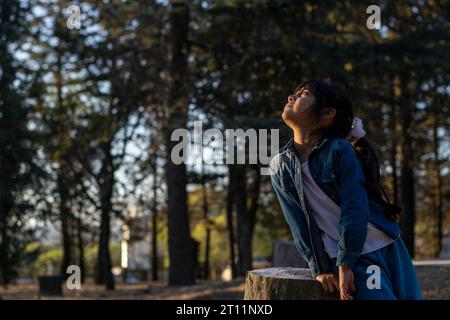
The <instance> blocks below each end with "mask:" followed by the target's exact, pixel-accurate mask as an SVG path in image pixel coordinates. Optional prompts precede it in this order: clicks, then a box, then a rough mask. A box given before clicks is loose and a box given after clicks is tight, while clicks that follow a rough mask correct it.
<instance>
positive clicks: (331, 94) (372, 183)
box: [294, 80, 402, 221]
mask: <svg viewBox="0 0 450 320" xmlns="http://www.w3.org/2000/svg"><path fill="white" fill-rule="evenodd" d="M301 89H308V91H309V92H310V93H311V94H312V95H313V96H314V97H315V99H316V100H315V103H314V105H313V107H312V112H313V113H314V114H315V115H316V116H317V118H320V117H321V116H322V115H323V114H325V113H326V111H327V109H328V108H329V107H333V108H334V109H336V115H335V120H334V122H333V125H332V126H331V127H327V128H325V129H323V128H319V129H317V130H318V131H319V132H320V134H322V135H323V136H331V137H342V138H347V134H348V132H349V131H350V130H351V126H352V121H353V105H352V102H351V101H350V98H349V97H348V96H347V95H346V94H345V93H344V91H342V89H341V88H339V87H338V86H337V85H335V84H333V83H331V82H328V81H324V80H308V81H304V82H302V83H301V84H300V85H298V86H297V88H296V89H295V91H294V94H296V93H297V92H298V91H299V90H301ZM316 132H317V131H316ZM352 145H353V148H354V149H355V151H356V154H357V156H358V159H359V161H360V162H361V165H362V169H363V172H364V176H365V178H366V188H367V193H368V196H369V198H371V199H374V200H378V201H379V202H380V203H381V204H382V205H383V207H384V208H385V213H386V216H387V218H389V219H391V220H395V221H398V216H399V214H400V212H401V210H402V209H401V207H399V206H397V205H395V204H394V203H391V201H390V199H389V197H388V195H387V192H386V190H385V188H384V187H383V184H382V183H381V181H380V164H379V162H378V158H377V156H376V154H375V152H374V150H373V149H372V147H371V146H370V144H369V142H368V141H367V140H366V139H364V138H361V139H358V140H357V141H356V142H355V143H352Z"/></svg>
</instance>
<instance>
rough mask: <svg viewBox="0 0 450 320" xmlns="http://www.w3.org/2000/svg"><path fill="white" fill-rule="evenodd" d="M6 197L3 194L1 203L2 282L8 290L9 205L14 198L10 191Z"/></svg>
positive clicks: (9, 277)
mask: <svg viewBox="0 0 450 320" xmlns="http://www.w3.org/2000/svg"><path fill="white" fill-rule="evenodd" d="M5 193H6V195H4V194H1V196H2V197H1V199H0V201H1V203H0V280H1V283H2V285H3V286H4V287H5V288H7V286H8V283H9V281H10V280H11V272H12V270H11V263H10V261H9V256H10V252H9V242H10V239H9V235H8V216H9V213H10V211H11V206H10V205H9V202H10V201H9V199H12V196H11V195H10V193H9V192H8V191H5Z"/></svg>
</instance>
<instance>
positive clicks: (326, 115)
mask: <svg viewBox="0 0 450 320" xmlns="http://www.w3.org/2000/svg"><path fill="white" fill-rule="evenodd" d="M335 115H336V109H335V108H333V107H329V108H328V110H327V111H325V112H322V116H323V117H324V118H327V119H331V118H333V117H334V116H335Z"/></svg>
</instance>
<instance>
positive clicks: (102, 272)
mask: <svg viewBox="0 0 450 320" xmlns="http://www.w3.org/2000/svg"><path fill="white" fill-rule="evenodd" d="M104 150H105V151H104V154H105V160H104V163H103V167H102V170H101V173H100V177H101V178H100V180H101V181H102V184H101V185H99V188H100V191H99V192H100V205H101V220H100V240H99V248H98V256H97V277H96V278H97V279H96V282H97V284H105V286H106V289H107V290H114V278H113V275H112V270H111V268H112V263H111V254H110V252H109V239H110V233H111V217H110V214H111V209H112V204H111V198H112V193H113V186H114V171H113V162H112V155H111V151H110V150H111V146H110V143H108V144H107V145H106V146H105V147H104Z"/></svg>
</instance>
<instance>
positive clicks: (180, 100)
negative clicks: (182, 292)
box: [166, 1, 195, 286]
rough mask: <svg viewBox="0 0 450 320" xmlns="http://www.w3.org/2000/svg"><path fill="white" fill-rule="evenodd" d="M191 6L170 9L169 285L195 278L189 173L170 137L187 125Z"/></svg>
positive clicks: (179, 5)
mask: <svg viewBox="0 0 450 320" xmlns="http://www.w3.org/2000/svg"><path fill="white" fill-rule="evenodd" d="M189 19H190V18H189V7H188V5H187V3H186V2H184V1H183V2H181V1H177V2H173V3H172V10H171V12H170V24H171V31H170V38H169V39H170V40H171V43H170V47H171V60H170V62H169V71H168V86H169V88H168V90H169V91H168V97H167V105H166V107H167V110H168V112H167V116H168V128H167V130H166V153H167V154H166V156H167V158H166V183H167V193H168V204H167V214H168V231H169V258H170V267H169V285H171V286H177V285H190V284H193V283H194V282H195V270H194V252H193V242H192V239H191V236H190V230H189V221H188V208H187V192H186V185H187V177H186V165H185V164H184V163H181V164H178V165H176V164H174V163H173V161H172V159H171V153H172V149H173V148H174V146H175V145H177V144H178V142H175V141H171V137H172V133H173V131H175V130H176V129H179V128H186V125H187V111H188V110H187V106H188V99H187V95H188V92H187V90H186V85H187V80H186V74H187V72H188V70H187V56H188V27H189Z"/></svg>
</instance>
